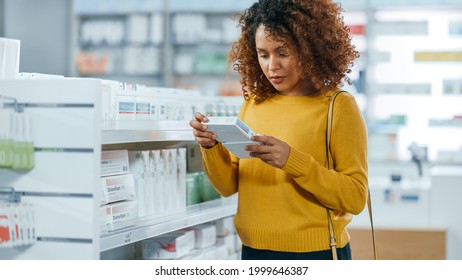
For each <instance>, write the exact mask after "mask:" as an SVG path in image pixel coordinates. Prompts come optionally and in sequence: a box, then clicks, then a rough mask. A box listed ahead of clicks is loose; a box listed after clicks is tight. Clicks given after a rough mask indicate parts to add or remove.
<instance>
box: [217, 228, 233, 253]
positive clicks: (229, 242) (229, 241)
mask: <svg viewBox="0 0 462 280" xmlns="http://www.w3.org/2000/svg"><path fill="white" fill-rule="evenodd" d="M217 244H218V245H222V246H224V247H225V248H226V249H225V257H224V258H222V259H227V258H229V257H230V256H231V255H233V254H234V253H235V252H236V241H235V239H234V234H231V235H227V236H224V237H217Z"/></svg>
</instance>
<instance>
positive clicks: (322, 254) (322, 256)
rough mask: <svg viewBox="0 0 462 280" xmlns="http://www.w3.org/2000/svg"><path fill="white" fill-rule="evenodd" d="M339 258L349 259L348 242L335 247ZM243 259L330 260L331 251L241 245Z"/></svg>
mask: <svg viewBox="0 0 462 280" xmlns="http://www.w3.org/2000/svg"><path fill="white" fill-rule="evenodd" d="M337 257H338V259H339V260H351V249H350V243H348V244H347V245H346V246H345V247H343V248H337ZM242 259H243V260H332V251H331V250H323V251H315V252H307V253H293V252H278V251H271V250H260V249H254V248H250V247H248V246H245V245H242Z"/></svg>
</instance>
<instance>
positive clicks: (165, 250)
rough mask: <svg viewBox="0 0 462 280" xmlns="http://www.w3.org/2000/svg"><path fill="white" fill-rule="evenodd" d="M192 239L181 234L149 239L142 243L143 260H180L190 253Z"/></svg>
mask: <svg viewBox="0 0 462 280" xmlns="http://www.w3.org/2000/svg"><path fill="white" fill-rule="evenodd" d="M189 241H190V238H189V237H188V235H186V234H184V233H181V232H172V233H169V234H166V235H162V236H158V237H155V238H149V239H145V240H142V241H141V256H142V258H143V259H147V260H156V259H179V258H181V257H183V256H185V255H187V254H188V253H189V252H190V246H189V244H188V243H189Z"/></svg>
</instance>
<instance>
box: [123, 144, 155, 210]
mask: <svg viewBox="0 0 462 280" xmlns="http://www.w3.org/2000/svg"><path fill="white" fill-rule="evenodd" d="M128 158H129V162H130V170H131V173H132V174H133V179H134V182H135V191H136V197H137V200H138V207H139V217H140V218H142V217H146V216H149V215H151V214H152V213H153V212H154V211H153V209H152V208H153V203H152V200H151V198H152V197H153V194H152V193H153V187H152V184H151V180H150V176H149V173H150V165H149V151H147V150H146V151H129V152H128Z"/></svg>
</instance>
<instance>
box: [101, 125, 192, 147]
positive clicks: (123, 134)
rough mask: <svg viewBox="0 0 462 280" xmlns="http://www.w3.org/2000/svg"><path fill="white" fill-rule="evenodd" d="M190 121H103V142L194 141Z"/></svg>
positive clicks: (105, 143) (104, 143)
mask: <svg viewBox="0 0 462 280" xmlns="http://www.w3.org/2000/svg"><path fill="white" fill-rule="evenodd" d="M192 140H194V136H193V133H192V129H191V127H190V126H189V123H188V121H147V120H146V121H143V120H119V121H105V122H104V123H103V131H102V144H103V145H107V144H121V143H134V142H153V141H155V142H161V141H192Z"/></svg>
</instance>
